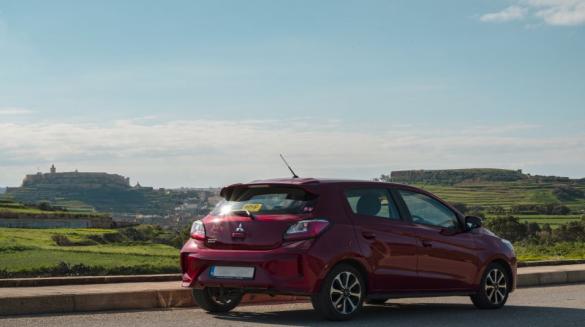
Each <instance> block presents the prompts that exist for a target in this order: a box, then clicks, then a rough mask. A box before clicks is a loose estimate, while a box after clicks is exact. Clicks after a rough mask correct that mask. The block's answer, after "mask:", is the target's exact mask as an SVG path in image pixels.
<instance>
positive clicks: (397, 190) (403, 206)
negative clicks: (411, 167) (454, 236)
mask: <svg viewBox="0 0 585 327" xmlns="http://www.w3.org/2000/svg"><path fill="white" fill-rule="evenodd" d="M392 191H393V192H394V193H395V194H396V196H397V197H398V198H399V199H400V200H399V201H400V210H404V213H405V216H406V217H407V221H408V222H409V223H411V224H413V225H420V226H428V227H433V228H436V229H440V230H443V229H448V228H447V227H441V226H438V225H433V224H425V223H415V222H414V221H413V220H412V215H411V213H410V209H408V206H407V205H406V201H404V199H403V198H402V194H400V191H404V192H410V193H416V194H420V195H424V196H426V197H428V198H430V199H432V200H435V201H436V202H438V203H439V204H440V205H442V206H443V207H445V208H446V209H448V210H449V211H450V212H451V213H453V215H454V216H455V220H456V221H457V226H455V228H456V229H457V230H458V231H461V230H462V228H463V225H462V224H461V217H460V214H458V213H457V212H456V211H455V210H453V209H452V208H451V207H449V206H448V205H447V204H446V203H445V202H443V201H442V200H441V199H439V198H437V197H436V196H433V195H432V194H429V193H426V192H420V191H418V190H413V189H409V188H394V189H392Z"/></svg>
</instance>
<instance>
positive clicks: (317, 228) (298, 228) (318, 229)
mask: <svg viewBox="0 0 585 327" xmlns="http://www.w3.org/2000/svg"><path fill="white" fill-rule="evenodd" d="M327 226H329V221H327V220H325V219H309V220H301V221H299V222H297V223H296V224H294V225H292V226H290V227H289V228H288V229H287V230H286V233H284V240H285V241H295V240H302V239H307V238H314V237H317V236H318V235H319V234H321V233H323V231H324V230H325V229H326V228H327Z"/></svg>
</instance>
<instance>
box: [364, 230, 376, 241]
mask: <svg viewBox="0 0 585 327" xmlns="http://www.w3.org/2000/svg"><path fill="white" fill-rule="evenodd" d="M362 236H363V237H364V238H366V239H368V240H373V239H375V238H376V234H374V233H372V232H362Z"/></svg>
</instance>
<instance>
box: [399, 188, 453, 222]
mask: <svg viewBox="0 0 585 327" xmlns="http://www.w3.org/2000/svg"><path fill="white" fill-rule="evenodd" d="M398 192H399V193H400V195H401V196H402V199H403V200H404V203H405V204H406V207H407V208H408V211H409V212H410V216H411V217H412V222H414V223H416V224H423V225H431V226H438V227H443V228H455V227H457V226H458V225H459V222H458V220H457V216H456V215H455V213H454V212H453V211H452V210H450V209H449V208H447V207H446V206H445V205H443V204H442V203H440V202H439V201H437V200H435V199H433V198H431V197H429V196H427V195H424V194H421V193H416V192H410V191H404V190H399V191H398Z"/></svg>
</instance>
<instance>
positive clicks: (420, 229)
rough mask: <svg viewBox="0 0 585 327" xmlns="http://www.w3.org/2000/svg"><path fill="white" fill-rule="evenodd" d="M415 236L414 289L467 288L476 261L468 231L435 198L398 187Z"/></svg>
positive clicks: (470, 235) (470, 283)
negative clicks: (416, 277) (415, 266)
mask: <svg viewBox="0 0 585 327" xmlns="http://www.w3.org/2000/svg"><path fill="white" fill-rule="evenodd" d="M396 193H398V194H400V196H401V200H402V201H403V203H404V205H405V206H406V208H407V209H408V213H409V215H410V219H411V221H412V224H413V226H415V227H416V235H417V236H418V244H417V247H418V251H417V254H418V255H417V257H418V276H419V283H418V288H419V289H420V290H428V291H441V290H468V289H470V288H471V287H472V284H473V279H474V277H475V276H476V275H477V270H478V264H479V260H478V258H477V250H476V244H475V242H474V238H473V235H472V234H471V233H467V232H464V229H463V226H462V224H461V223H460V221H459V219H458V216H457V214H456V213H455V212H454V211H453V210H451V209H450V208H449V207H448V206H446V205H445V204H443V203H441V202H440V201H439V200H437V199H435V198H433V197H431V196H429V195H426V194H423V193H419V192H415V191H411V190H398V192H396Z"/></svg>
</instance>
